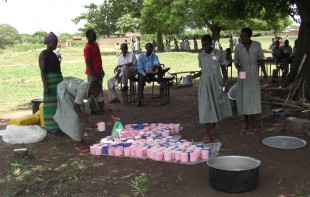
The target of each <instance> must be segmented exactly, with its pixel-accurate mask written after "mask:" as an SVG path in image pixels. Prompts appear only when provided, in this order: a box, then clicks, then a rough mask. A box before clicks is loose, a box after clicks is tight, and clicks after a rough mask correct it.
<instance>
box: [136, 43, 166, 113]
mask: <svg viewBox="0 0 310 197" xmlns="http://www.w3.org/2000/svg"><path fill="white" fill-rule="evenodd" d="M145 49H146V52H144V53H142V54H141V55H140V56H139V58H138V63H137V69H138V102H137V107H140V106H142V98H143V89H144V84H145V81H146V82H148V83H150V82H151V78H153V77H155V76H156V75H157V77H158V82H160V95H161V96H162V95H163V94H164V89H163V85H164V84H163V80H162V78H163V75H162V68H161V66H160V63H159V60H158V57H157V55H155V54H154V53H153V45H152V44H151V43H147V44H146V45H145Z"/></svg>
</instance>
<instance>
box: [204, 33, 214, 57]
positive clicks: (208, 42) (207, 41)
mask: <svg viewBox="0 0 310 197" xmlns="http://www.w3.org/2000/svg"><path fill="white" fill-rule="evenodd" d="M201 45H202V49H203V50H204V51H205V52H206V53H209V52H211V51H212V49H213V48H212V37H211V36H210V35H207V34H206V35H203V36H202V37H201Z"/></svg>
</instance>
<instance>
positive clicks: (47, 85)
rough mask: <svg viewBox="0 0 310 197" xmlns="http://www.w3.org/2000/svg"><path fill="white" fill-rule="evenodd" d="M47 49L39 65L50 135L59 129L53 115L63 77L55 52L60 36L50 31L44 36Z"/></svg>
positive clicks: (45, 122)
mask: <svg viewBox="0 0 310 197" xmlns="http://www.w3.org/2000/svg"><path fill="white" fill-rule="evenodd" d="M44 44H46V46H47V47H46V49H45V50H43V51H42V52H41V53H40V56H39V66H40V70H41V79H42V83H43V88H44V92H43V115H44V126H45V130H46V131H47V132H48V134H49V136H53V135H52V134H53V133H55V132H56V131H58V130H59V126H58V124H57V123H56V122H55V121H54V119H53V117H54V115H55V113H56V109H57V85H58V83H59V82H60V81H61V80H62V79H63V77H62V73H61V67H60V61H59V59H58V57H57V55H56V54H55V53H54V52H53V51H54V50H55V49H56V48H57V44H58V38H57V36H56V35H55V34H54V33H53V32H50V33H49V34H48V35H47V36H46V37H45V38H44Z"/></svg>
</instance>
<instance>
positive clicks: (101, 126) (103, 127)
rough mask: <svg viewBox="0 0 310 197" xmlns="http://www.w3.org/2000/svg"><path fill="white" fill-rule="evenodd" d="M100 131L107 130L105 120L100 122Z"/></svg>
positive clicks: (98, 124)
mask: <svg viewBox="0 0 310 197" xmlns="http://www.w3.org/2000/svg"><path fill="white" fill-rule="evenodd" d="M97 126H98V131H105V122H98V123H97Z"/></svg>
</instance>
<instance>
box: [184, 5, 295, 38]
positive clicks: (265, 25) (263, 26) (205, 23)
mask: <svg viewBox="0 0 310 197" xmlns="http://www.w3.org/2000/svg"><path fill="white" fill-rule="evenodd" d="M246 1H250V0H226V1H221V0H189V10H188V12H187V14H188V18H189V19H190V20H189V23H188V25H189V26H191V27H198V28H201V27H207V28H209V29H210V30H211V32H212V38H213V39H219V38H220V32H221V31H222V30H236V29H240V28H242V27H245V26H250V27H252V28H253V29H254V30H274V31H275V32H277V31H281V30H283V29H285V28H286V27H287V26H288V25H289V24H290V23H289V19H288V17H287V16H288V14H286V13H283V12H274V13H273V14H271V15H270V12H267V11H266V10H267V8H264V7H260V9H255V14H254V15H241V14H240V12H241V11H240V10H242V9H246V8H244V6H245V5H244V2H246ZM249 3H250V2H249ZM250 7H251V9H254V7H252V6H250ZM268 9H269V8H268ZM245 12H246V13H247V12H248V11H247V10H245Z"/></svg>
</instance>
